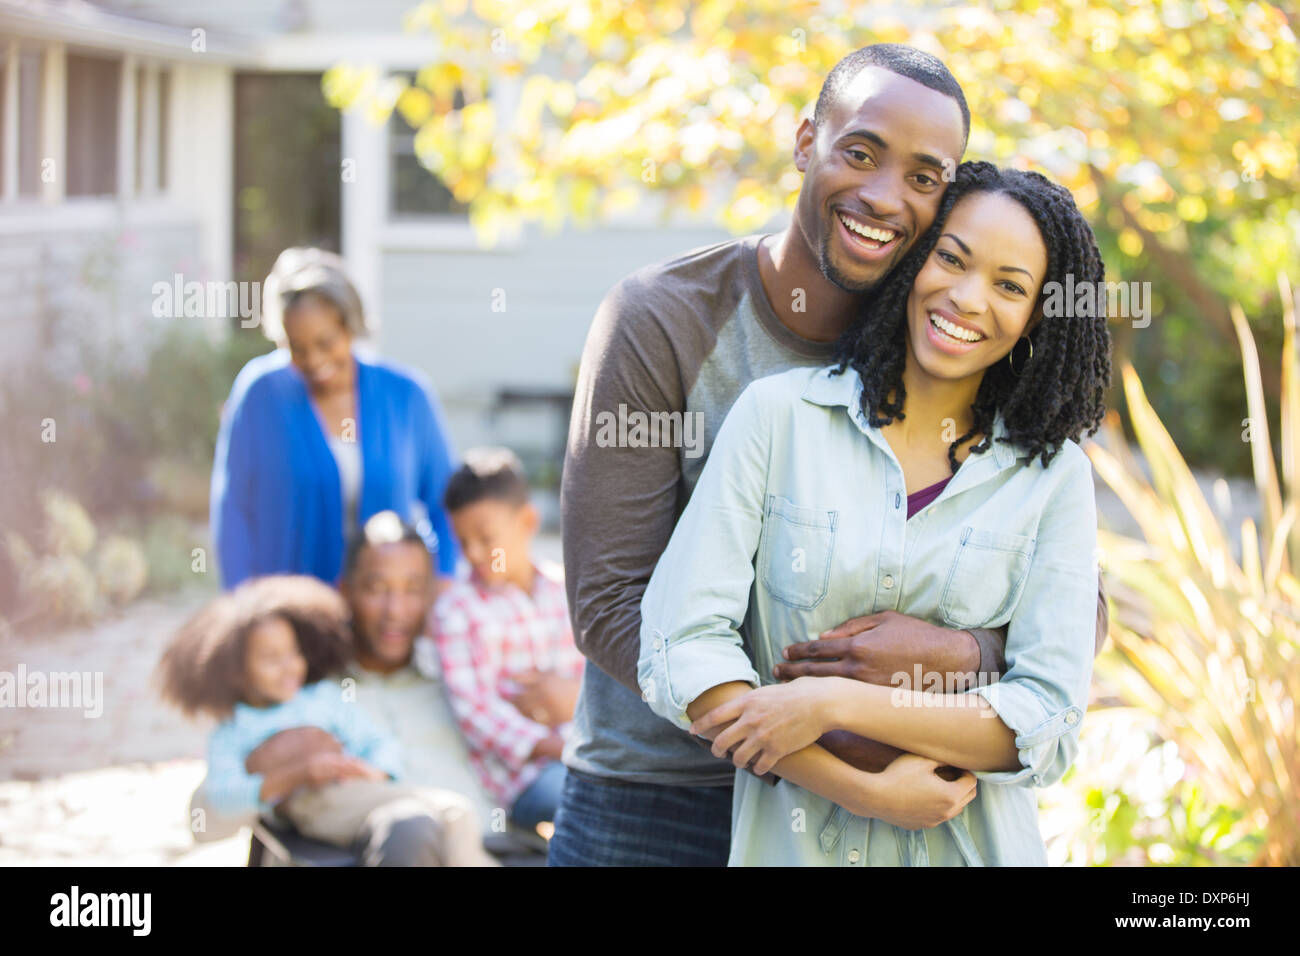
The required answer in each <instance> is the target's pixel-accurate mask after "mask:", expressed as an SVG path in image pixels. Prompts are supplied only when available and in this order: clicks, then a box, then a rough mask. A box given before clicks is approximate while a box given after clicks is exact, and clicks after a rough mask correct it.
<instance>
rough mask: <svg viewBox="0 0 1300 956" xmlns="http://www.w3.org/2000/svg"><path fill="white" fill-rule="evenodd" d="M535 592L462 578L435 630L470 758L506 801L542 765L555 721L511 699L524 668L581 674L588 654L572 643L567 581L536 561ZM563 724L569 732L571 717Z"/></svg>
mask: <svg viewBox="0 0 1300 956" xmlns="http://www.w3.org/2000/svg"><path fill="white" fill-rule="evenodd" d="M533 570H534V572H535V575H534V578H533V582H534V583H533V593H532V594H525V593H524V592H523V591H522V590H521V589H519V588H518V587H516V586H515V585H513V584H504V585H489V584H487V583H485V582H484V581H482V579H480V578H478V577H476V576H471V578H470V579H469V580H468V581H457V582H456V583H455V584H453V585H452V586H451V587H450V588H448V589H447V591H445V592H444V593H443V594H442V596H441V597H439V598H438V602H437V604H436V605H434V608H433V612H432V615H431V618H432V620H431V622H430V624H431V626H430V632H431V633H432V635H433V639H434V644H435V646H436V648H437V652H438V662H439V664H440V666H441V670H442V679H443V682H444V683H445V685H446V688H447V692H448V696H449V698H450V701H451V708H452V712H453V713H454V714H455V716H456V723H457V724H459V726H460V729H461V733H463V734H464V735H465V740H466V742H467V743H468V744H469V752H470V760H471V762H472V763H473V764H474V769H475V771H477V773H478V776H479V779H480V780H481V781H482V782H483V786H484V788H485V789H486V790H487V791H488V792H489V793H490V794H492V795H493V796H494V797H496V798H497V799H499V800H500V801H501V802H502V806H503V807H505V808H506V809H509V807H510V806H511V805H512V804H513V803H514V802H515V800H516V799H517V798H518V797H519V795H520V794H521V793H523V792H524V790H526V789H527V788H528V785H529V784H531V783H532V782H533V781H534V780H536V779H537V775H538V774H539V773H541V770H542V767H544V766H545V765H546V763H547V761H546V760H529V759H528V755H529V754H530V753H531V752H532V750H533V747H535V746H536V745H537V743H538V741H540V740H543V739H545V738H546V737H547V736H549V735H550V734H551V732H552V731H551V728H550V727H547V726H546V725H545V724H541V723H538V722H537V721H535V720H532V719H531V718H529V717H526V716H524V715H523V714H521V713H520V712H519V711H518V710H517V709H516V708H515V706H514V704H512V703H510V700H509V699H508V696H507V695H509V694H511V693H514V692H517V691H518V690H519V685H518V684H516V683H515V682H514V681H513V680H512V679H511V678H512V677H513V676H514V675H517V674H520V673H522V672H524V671H530V670H539V671H552V672H554V673H556V674H558V675H559V676H561V677H573V678H578V677H581V676H582V669H583V665H584V664H585V662H586V661H585V658H584V657H583V656H582V654H580V653H579V652H578V649H577V648H576V647H575V646H574V644H573V629H572V627H571V625H570V624H569V608H568V603H567V601H566V600H565V596H564V585H562V584H561V583H559V582H558V581H557V580H556V579H555V578H554V577H548V576H547V575H546V574H545V572H543V571H542V570H541V569H539V568H537V567H534V569H533ZM556 730H557V731H558V732H559V733H560V734H562V735H565V736H567V734H568V731H569V724H567V723H566V724H564V725H563V726H561V727H558V728H556Z"/></svg>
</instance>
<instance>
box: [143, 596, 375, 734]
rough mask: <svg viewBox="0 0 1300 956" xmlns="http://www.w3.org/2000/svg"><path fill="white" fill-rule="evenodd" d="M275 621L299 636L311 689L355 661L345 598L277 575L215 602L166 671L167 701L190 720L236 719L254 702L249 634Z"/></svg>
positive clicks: (174, 645)
mask: <svg viewBox="0 0 1300 956" xmlns="http://www.w3.org/2000/svg"><path fill="white" fill-rule="evenodd" d="M273 618H280V619H281V620H284V621H286V622H288V624H289V626H290V627H292V628H293V632H294V635H295V636H296V637H297V639H298V649H299V651H300V652H301V653H302V656H303V657H305V658H306V659H307V677H306V679H305V683H306V684H310V683H313V682H315V681H318V680H321V679H322V678H325V677H329V676H330V675H331V674H335V673H338V672H339V671H340V670H342V669H343V667H344V666H345V665H346V664H347V663H348V662H349V661H350V660H351V659H352V653H353V645H352V631H351V628H350V626H349V613H348V607H347V604H346V602H344V600H343V598H342V596H341V595H340V594H339V593H338V592H337V591H336V590H334V589H333V588H332V587H330V586H329V585H327V584H325V583H323V582H321V581H319V580H317V579H316V578H312V577H307V576H304V575H289V574H281V575H270V576H268V577H262V578H256V579H254V580H252V581H248V582H246V583H244V584H241V585H240V586H239V587H238V588H236V589H235V590H233V591H231V592H229V593H228V594H222V595H220V596H219V597H217V598H215V599H213V600H212V601H210V602H209V603H208V604H206V605H204V606H203V607H202V608H201V609H200V610H199V611H198V612H197V613H196V614H195V615H194V616H193V617H191V618H190V620H189V621H187V622H186V623H185V625H184V626H182V627H181V629H180V630H179V631H178V632H177V633H176V635H175V637H173V638H172V642H171V644H170V645H169V646H168V648H167V650H166V651H165V652H164V653H163V656H162V660H161V661H159V663H158V674H157V679H158V683H159V685H160V690H161V693H162V696H163V699H164V700H166V701H168V702H169V703H171V704H174V705H175V706H177V707H179V708H180V709H181V711H182V712H183V713H185V714H186V715H187V716H195V715H198V714H208V715H211V716H213V717H216V718H217V719H218V720H221V719H224V718H226V717H229V716H230V715H231V714H232V713H233V712H234V707H235V704H236V703H238V702H239V701H241V700H244V699H245V698H246V696H247V688H246V685H245V677H244V674H245V666H244V658H245V652H246V649H247V647H248V635H249V632H251V631H252V630H253V628H255V627H257V626H258V625H259V624H261V623H263V622H265V621H267V620H269V619H273Z"/></svg>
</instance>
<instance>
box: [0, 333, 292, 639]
mask: <svg viewBox="0 0 1300 956" xmlns="http://www.w3.org/2000/svg"><path fill="white" fill-rule="evenodd" d="M269 347H270V345H269V343H268V342H267V341H266V340H265V339H264V338H262V337H261V336H260V335H256V334H251V333H243V334H240V333H239V332H232V333H231V334H230V335H228V336H225V337H223V338H222V339H220V340H218V341H215V342H214V341H213V340H212V339H211V338H210V337H209V336H207V335H205V334H204V333H203V332H201V331H200V330H197V329H194V328H191V327H185V326H181V325H174V326H171V327H170V328H168V329H166V330H165V331H164V332H162V333H161V335H160V337H159V338H158V339H157V340H156V342H155V343H153V344H152V348H151V350H149V351H147V353H146V357H145V358H144V359H143V361H142V362H136V363H127V362H124V361H123V358H122V356H121V355H120V354H118V353H117V352H116V351H115V350H113V349H109V348H98V347H95V346H92V345H85V346H82V347H81V348H79V349H77V350H76V351H75V352H73V353H72V354H71V356H70V357H69V358H68V359H67V360H65V361H64V362H62V363H59V364H44V363H41V364H34V365H29V366H26V367H24V368H21V369H16V370H14V371H13V372H12V373H10V374H7V375H6V376H5V377H4V378H3V380H0V417H3V419H4V420H5V421H8V422H20V421H25V422H35V423H43V424H42V425H41V427H40V428H39V429H38V428H30V429H25V430H24V431H22V432H21V433H15V434H12V435H6V438H5V441H4V442H3V443H0V485H2V486H3V487H4V488H5V489H6V494H5V495H4V496H0V527H3V528H4V529H5V530H6V532H8V535H7V538H8V541H7V543H6V547H4V548H3V549H0V615H3V616H4V617H7V618H9V619H10V624H11V625H15V626H17V625H20V624H21V625H23V626H25V627H29V628H30V627H48V626H55V625H58V624H65V623H72V622H84V621H88V620H90V619H92V618H93V616H94V614H95V613H96V612H97V611H98V610H100V609H103V608H107V607H113V606H118V605H121V604H123V603H126V602H127V601H129V600H130V599H131V598H133V597H135V596H136V595H137V594H139V593H141V592H142V591H143V590H144V589H145V588H146V587H148V589H149V590H150V591H152V592H160V591H165V590H170V589H174V588H177V587H180V586H183V585H185V584H188V583H202V581H203V579H204V578H211V577H212V575H204V574H196V573H195V570H194V568H195V567H196V564H195V560H196V556H195V552H194V549H196V548H202V549H206V548H207V547H208V532H207V508H208V481H209V475H210V473H211V468H212V454H213V449H214V447H215V443H216V434H217V427H218V424H219V421H220V413H221V405H222V402H224V401H225V398H226V395H227V393H228V392H229V390H230V383H231V382H232V381H233V380H234V377H235V375H236V373H237V372H238V371H239V369H240V368H241V367H242V366H243V364H244V363H245V362H246V361H247V360H248V359H249V358H251V357H252V356H253V355H255V354H258V353H260V352H264V351H266V350H267V349H268V348H269ZM97 528H98V529H99V531H98V532H97ZM96 538H99V539H100V544H99V548H98V550H97V551H96V552H95V553H94V554H93V555H92V553H91V549H92V547H93V546H94V542H95V540H96ZM204 565H206V566H208V567H211V564H210V562H208V561H207V559H206V557H205V558H204V559H203V560H202V562H201V563H200V565H197V566H204ZM212 570H213V572H214V573H215V568H213V569H212ZM207 586H209V587H215V582H209V583H208V584H207Z"/></svg>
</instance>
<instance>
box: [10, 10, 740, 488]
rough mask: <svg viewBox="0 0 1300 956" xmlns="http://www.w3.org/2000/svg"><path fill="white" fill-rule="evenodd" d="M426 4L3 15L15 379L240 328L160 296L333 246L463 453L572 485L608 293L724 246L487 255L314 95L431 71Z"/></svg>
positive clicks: (603, 231) (388, 129) (586, 244)
mask: <svg viewBox="0 0 1300 956" xmlns="http://www.w3.org/2000/svg"><path fill="white" fill-rule="evenodd" d="M413 5H414V0H367V2H366V3H355V2H350V0H278V2H262V0H227V2H223V3H221V4H212V3H210V2H206V0H203V2H200V0H112V2H109V0H105V2H95V3H91V2H87V0H0V64H3V68H2V69H0V110H2V112H3V121H2V122H0V253H3V254H2V255H0V290H2V291H3V292H4V293H5V294H6V299H7V301H8V302H9V303H10V305H11V307H10V308H9V309H8V310H6V311H5V313H4V314H3V316H0V324H2V329H0V335H2V336H3V340H4V342H5V343H6V344H5V347H4V349H3V352H2V353H0V366H2V365H3V364H4V363H6V362H21V361H26V360H28V359H30V358H32V357H39V358H40V359H41V360H46V359H47V358H48V357H49V356H52V355H54V354H56V353H57V352H58V349H59V346H60V342H61V341H64V340H66V339H67V338H68V336H70V335H75V336H98V337H101V339H104V340H107V341H110V342H112V341H117V340H121V341H123V342H126V341H130V342H131V343H133V348H135V349H136V350H138V345H135V344H134V343H139V342H141V341H147V338H148V336H147V332H148V331H149V330H151V329H157V328H159V327H160V326H161V324H163V323H167V322H180V321H186V322H198V323H200V324H201V325H202V326H203V327H204V328H205V329H207V330H208V331H209V332H210V333H211V334H213V335H220V334H225V332H226V331H227V330H228V329H229V327H230V325H231V316H230V314H229V310H228V309H227V310H224V312H223V314H218V315H212V314H209V313H210V312H211V311H212V310H211V309H206V310H204V309H200V310H198V311H199V312H201V313H202V314H200V315H189V316H186V315H184V314H183V310H182V309H181V308H180V307H179V305H176V304H175V303H172V305H171V307H163V308H160V307H159V291H158V290H160V289H162V288H163V287H164V286H165V287H167V288H168V289H171V288H177V287H182V288H183V287H186V284H187V283H189V282H191V281H197V282H200V283H204V284H207V285H206V288H208V290H209V293H210V292H211V289H212V286H213V285H214V284H215V285H216V286H217V287H219V288H222V287H224V286H225V284H226V283H229V282H232V281H244V282H251V281H257V280H260V279H261V278H263V277H264V276H265V273H266V270H267V269H268V268H269V265H270V263H271V261H273V259H274V256H275V254H276V253H277V252H278V251H279V249H280V248H283V247H285V246H287V245H294V244H302V243H313V244H319V245H323V246H326V247H330V248H335V249H338V250H339V251H341V252H342V253H343V255H344V256H345V257H346V259H347V260H348V262H349V264H350V266H351V268H352V271H353V274H354V277H355V280H356V282H357V285H358V287H359V289H360V291H361V293H362V296H363V300H364V302H365V303H366V306H367V309H368V310H369V311H370V313H371V314H372V315H374V316H377V317H378V318H379V323H380V331H379V334H378V346H379V348H380V349H381V351H382V352H384V353H385V354H387V355H390V356H392V357H394V358H397V359H399V360H401V361H404V362H407V363H409V364H411V365H414V366H416V367H418V368H420V369H422V370H423V371H424V372H426V373H427V374H428V375H429V376H430V378H431V379H432V380H433V382H434V384H435V387H436V389H437V391H438V394H439V396H440V398H441V399H442V402H443V405H444V408H445V410H446V413H447V416H448V420H449V423H450V427H451V430H452V433H453V436H454V439H455V441H456V444H457V446H458V447H460V448H464V447H467V446H469V445H472V444H479V443H484V442H500V443H504V444H509V445H511V446H512V447H514V448H516V450H517V451H519V452H520V453H521V455H522V456H523V457H524V459H525V461H526V462H528V463H529V464H530V467H531V468H532V470H533V471H534V472H535V473H536V474H537V476H538V477H540V478H541V479H542V481H543V483H546V482H548V481H551V480H553V479H554V478H555V477H557V476H558V466H559V457H560V452H561V448H562V441H563V434H564V429H565V427H566V425H567V418H566V414H567V413H566V409H567V401H568V396H569V395H570V394H571V392H572V387H573V381H574V378H575V375H576V371H577V366H578V362H579V358H580V355H581V350H582V345H583V341H584V338H585V335H586V332H587V328H588V326H589V324H590V322H591V318H592V315H593V314H594V311H595V308H596V306H597V305H598V303H599V302H600V299H601V297H602V296H603V295H604V293H605V292H606V291H607V290H608V288H609V287H610V286H611V285H612V284H613V283H614V282H616V281H617V280H618V279H619V278H620V277H621V276H623V275H625V274H627V273H628V272H630V271H632V270H633V269H635V268H637V267H639V266H641V265H644V264H646V263H649V262H653V261H655V260H657V259H660V258H663V257H665V256H668V255H671V254H672V253H674V252H678V251H681V250H684V249H688V248H691V247H693V246H698V245H703V244H706V243H709V242H715V241H718V240H721V239H723V238H726V235H725V233H724V232H723V231H722V230H721V229H720V228H718V227H715V226H712V225H710V224H708V223H704V222H701V223H699V224H696V225H682V226H677V227H670V228H665V227H662V226H660V225H659V224H658V220H657V218H656V217H654V216H652V214H651V213H650V212H649V211H646V210H643V211H641V212H639V213H636V212H634V213H632V214H630V215H629V216H628V217H626V218H624V219H620V220H618V221H616V222H609V223H606V224H604V225H602V226H600V227H598V228H594V229H591V230H581V229H577V228H573V229H568V230H565V231H563V232H561V233H560V234H558V235H555V236H543V235H541V234H540V233H534V232H531V231H526V232H525V233H524V235H523V236H522V237H520V238H519V239H518V240H516V241H514V242H512V243H510V244H508V245H503V246H500V247H497V248H493V249H483V248H480V246H479V244H478V243H477V242H476V240H475V237H474V235H473V234H472V231H471V229H470V227H469V224H468V221H467V219H466V216H465V214H464V211H463V210H461V209H459V208H458V207H457V206H456V204H455V203H454V201H452V199H451V196H450V193H448V192H447V190H446V189H444V188H442V187H441V184H440V183H438V182H437V180H436V179H435V177H434V176H433V175H432V174H431V173H429V172H428V171H427V170H425V169H424V168H423V167H421V166H419V164H418V162H417V161H416V159H415V156H414V150H413V136H414V134H413V132H412V131H411V130H410V129H409V127H407V126H406V125H405V123H404V122H403V121H402V120H401V119H400V117H395V118H394V119H393V120H392V121H391V122H390V123H388V124H387V125H372V124H371V123H370V122H369V121H368V120H367V119H365V118H364V117H362V116H361V115H360V114H352V113H347V114H342V115H340V114H339V113H338V112H337V111H335V110H333V109H332V108H330V107H329V106H328V105H327V104H326V103H325V102H324V99H323V97H322V95H321V92H320V76H321V74H322V72H323V71H324V70H326V69H328V68H329V67H331V66H333V65H335V64H337V63H340V62H344V61H348V62H352V63H358V64H374V65H376V66H378V67H380V68H381V69H382V70H384V71H387V72H392V73H397V72H413V71H414V70H416V69H418V68H419V67H420V66H423V65H425V64H427V63H428V62H429V61H430V60H431V59H433V57H434V56H435V55H436V52H437V51H436V45H435V40H434V38H432V37H429V36H428V35H412V34H406V33H403V32H402V17H403V14H404V13H405V12H406V11H407V10H408V9H409V8H410V7H412V6H413ZM505 95H508V90H507V91H506V94H505ZM160 283H161V285H159V284H160ZM178 283H179V284H180V285H179V286H178ZM169 298H174V297H172V296H170V294H169ZM164 305H166V304H164ZM217 311H222V310H217ZM159 313H161V315H160V314H159Z"/></svg>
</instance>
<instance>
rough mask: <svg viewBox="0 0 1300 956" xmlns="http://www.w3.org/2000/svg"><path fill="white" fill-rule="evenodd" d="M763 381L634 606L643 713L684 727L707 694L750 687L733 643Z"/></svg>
mask: <svg viewBox="0 0 1300 956" xmlns="http://www.w3.org/2000/svg"><path fill="white" fill-rule="evenodd" d="M761 396H762V383H761V380H760V382H757V383H754V384H751V385H750V386H749V387H748V388H747V389H745V391H744V392H742V393H741V395H740V397H739V398H738V399H737V400H736V403H735V405H734V406H732V408H731V411H730V413H729V414H728V415H727V417H726V420H725V421H724V422H723V423H722V427H721V429H720V430H719V432H718V437H717V439H716V440H715V441H714V443H713V450H712V451H711V452H710V454H709V460H708V462H707V463H706V464H705V466H704V470H703V472H702V473H701V475H700V480H699V482H698V484H697V485H696V487H695V491H694V493H693V494H692V495H691V499H690V502H689V504H688V505H687V506H686V510H685V511H684V512H683V513H682V516H681V519H680V520H679V521H678V523H677V527H676V528H675V529H674V530H673V534H672V538H671V539H670V540H669V542H668V547H667V549H666V550H665V551H664V553H663V556H662V557H661V558H660V559H659V563H658V564H657V565H656V567H655V571H654V574H653V575H652V576H651V578H650V584H649V586H648V587H647V588H646V592H645V596H644V597H643V599H642V601H641V654H640V658H639V660H638V662H637V682H638V684H639V685H640V687H641V693H642V697H643V698H644V699H645V701H646V703H647V704H649V705H650V708H651V710H653V711H654V712H655V713H656V714H658V715H659V716H661V717H664V718H666V719H667V720H670V721H672V722H673V723H674V724H675V725H677V726H678V727H680V728H682V729H686V728H688V727H689V726H690V724H691V720H690V718H689V717H688V716H687V714H686V708H687V707H688V706H689V705H690V703H691V702H692V701H694V700H695V698H697V697H699V696H700V694H702V693H704V692H705V691H706V690H708V689H709V688H711V687H716V686H718V685H719V684H725V683H729V682H731V681H745V682H747V683H749V684H752V685H755V686H757V684H758V682H759V681H758V674H757V672H755V670H754V666H753V664H752V663H751V662H750V660H749V657H748V655H747V654H746V653H745V649H744V645H743V642H742V639H741V636H740V626H741V623H742V622H743V621H744V619H745V613H746V609H747V608H748V605H749V594H750V589H751V587H752V586H753V583H754V554H755V553H756V551H757V550H758V539H759V534H760V532H761V530H762V524H763V501H764V497H765V494H766V482H767V463H768V450H769V447H770V428H771V423H770V421H767V420H765V416H764V415H763V410H762V402H761Z"/></svg>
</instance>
